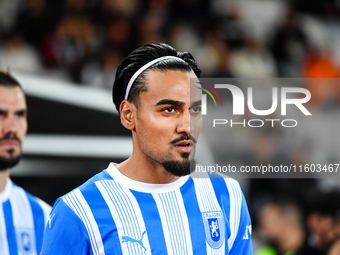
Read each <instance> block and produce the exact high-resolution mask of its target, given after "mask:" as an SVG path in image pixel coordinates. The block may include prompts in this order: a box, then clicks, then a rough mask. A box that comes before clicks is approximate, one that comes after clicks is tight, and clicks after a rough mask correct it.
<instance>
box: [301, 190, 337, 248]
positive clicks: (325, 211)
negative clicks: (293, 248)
mask: <svg viewBox="0 0 340 255" xmlns="http://www.w3.org/2000/svg"><path fill="white" fill-rule="evenodd" d="M339 213H340V193H339V192H338V191H332V192H320V191H314V192H312V193H310V194H309V196H308V199H307V206H306V225H307V230H308V234H307V235H306V238H305V241H304V244H303V245H302V247H301V248H300V249H299V250H298V251H297V252H296V254H295V255H328V254H329V253H328V252H330V251H331V250H336V249H338V248H339V244H338V243H337V242H336V240H337V238H339V237H340V236H339V233H338V229H337V227H338V226H337V224H336V223H337V218H338V215H339ZM338 224H339V223H338ZM332 246H334V248H333V247H332Z"/></svg>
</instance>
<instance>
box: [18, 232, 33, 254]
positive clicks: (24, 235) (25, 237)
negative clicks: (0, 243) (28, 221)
mask: <svg viewBox="0 0 340 255" xmlns="http://www.w3.org/2000/svg"><path fill="white" fill-rule="evenodd" d="M16 234H17V240H18V242H17V245H18V250H19V252H20V254H23V255H31V254H33V253H34V252H35V236H34V233H33V230H31V229H23V228H19V229H17V233H16Z"/></svg>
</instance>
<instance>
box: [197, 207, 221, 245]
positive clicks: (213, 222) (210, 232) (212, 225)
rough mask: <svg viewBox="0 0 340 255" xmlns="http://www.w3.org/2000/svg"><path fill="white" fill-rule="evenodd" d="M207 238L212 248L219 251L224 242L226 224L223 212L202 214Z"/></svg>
mask: <svg viewBox="0 0 340 255" xmlns="http://www.w3.org/2000/svg"><path fill="white" fill-rule="evenodd" d="M202 218H203V223H204V229H205V237H206V239H207V242H208V244H209V245H210V247H211V248H214V249H218V248H220V247H221V245H222V244H223V242H224V238H225V229H224V228H225V224H224V220H223V214H222V212H220V211H219V212H204V213H202Z"/></svg>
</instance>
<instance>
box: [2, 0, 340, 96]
mask: <svg viewBox="0 0 340 255" xmlns="http://www.w3.org/2000/svg"><path fill="white" fill-rule="evenodd" d="M255 2H258V3H261V2H262V5H263V6H265V5H266V4H267V3H268V4H270V5H272V4H273V3H269V2H273V1H265V0H257V1H255ZM275 2H276V3H277V5H278V7H277V8H279V9H280V10H279V14H280V15H277V17H276V18H275V17H274V19H273V18H271V19H269V20H267V21H265V23H266V22H272V23H273V24H272V25H271V26H268V24H267V26H266V27H268V28H269V31H267V32H266V33H257V32H256V29H255V27H256V24H255V23H256V22H260V21H261V17H260V16H261V15H262V13H259V14H260V16H259V15H255V17H254V21H249V19H247V15H248V14H247V11H246V9H247V8H244V7H245V6H247V1H241V2H237V1H228V0H183V1H180V0H162V1H159V0H147V1H140V0H139V1H137V0H124V1H120V0H62V1H53V0H11V1H7V0H0V39H1V41H0V42H1V46H0V68H1V69H7V68H9V69H11V70H14V71H21V72H28V73H33V74H39V75H46V76H48V77H57V78H59V79H64V80H68V81H73V82H76V83H78V84H88V85H93V86H97V87H101V88H104V89H107V90H110V89H111V86H112V83H113V80H114V75H115V70H116V68H117V65H118V64H119V63H120V61H121V59H122V58H123V57H124V56H126V55H127V54H128V53H129V52H131V50H133V49H135V48H136V47H138V46H140V45H143V44H146V43H155V42H167V43H169V44H171V45H173V46H174V47H176V48H177V49H179V50H186V51H190V52H191V53H192V54H193V55H194V56H195V58H196V59H197V61H198V63H199V65H200V67H201V68H202V71H203V73H202V75H203V76H205V77H237V78H243V77H248V78H257V77H328V78H334V77H339V76H340V68H339V63H338V60H337V58H335V57H334V56H333V55H332V52H330V51H329V50H327V47H320V45H315V43H314V42H312V41H311V40H310V36H309V34H308V32H309V31H306V28H305V27H304V25H303V22H301V15H304V14H307V15H310V16H311V17H314V16H315V17H318V18H319V19H321V20H323V19H328V20H329V19H335V20H336V17H337V15H338V14H339V9H340V8H339V3H338V1H336V0H328V1H322V0H314V1H312V3H311V2H310V1H304V0H296V1H293V0H292V1H279V0H277V1H274V3H275ZM253 3H254V2H253ZM268 6H269V5H268ZM260 9H261V8H260ZM260 11H261V10H260ZM270 11H271V10H270V9H269V10H268V12H270ZM262 12H263V16H265V14H266V12H267V10H265V9H263V10H262ZM267 14H268V13H267ZM313 15H314V16H313ZM326 40H327V38H326Z"/></svg>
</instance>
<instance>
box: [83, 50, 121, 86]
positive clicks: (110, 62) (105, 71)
mask: <svg viewBox="0 0 340 255" xmlns="http://www.w3.org/2000/svg"><path fill="white" fill-rule="evenodd" d="M121 61H122V59H121V56H120V54H118V52H117V51H114V50H105V51H104V52H103V54H101V61H96V59H95V60H93V61H88V62H87V63H86V64H84V66H83V67H82V70H81V83H84V84H88V85H93V86H95V87H98V88H102V89H105V90H108V91H111V90H112V84H113V82H114V77H115V76H116V71H117V68H118V66H119V64H120V63H121Z"/></svg>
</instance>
